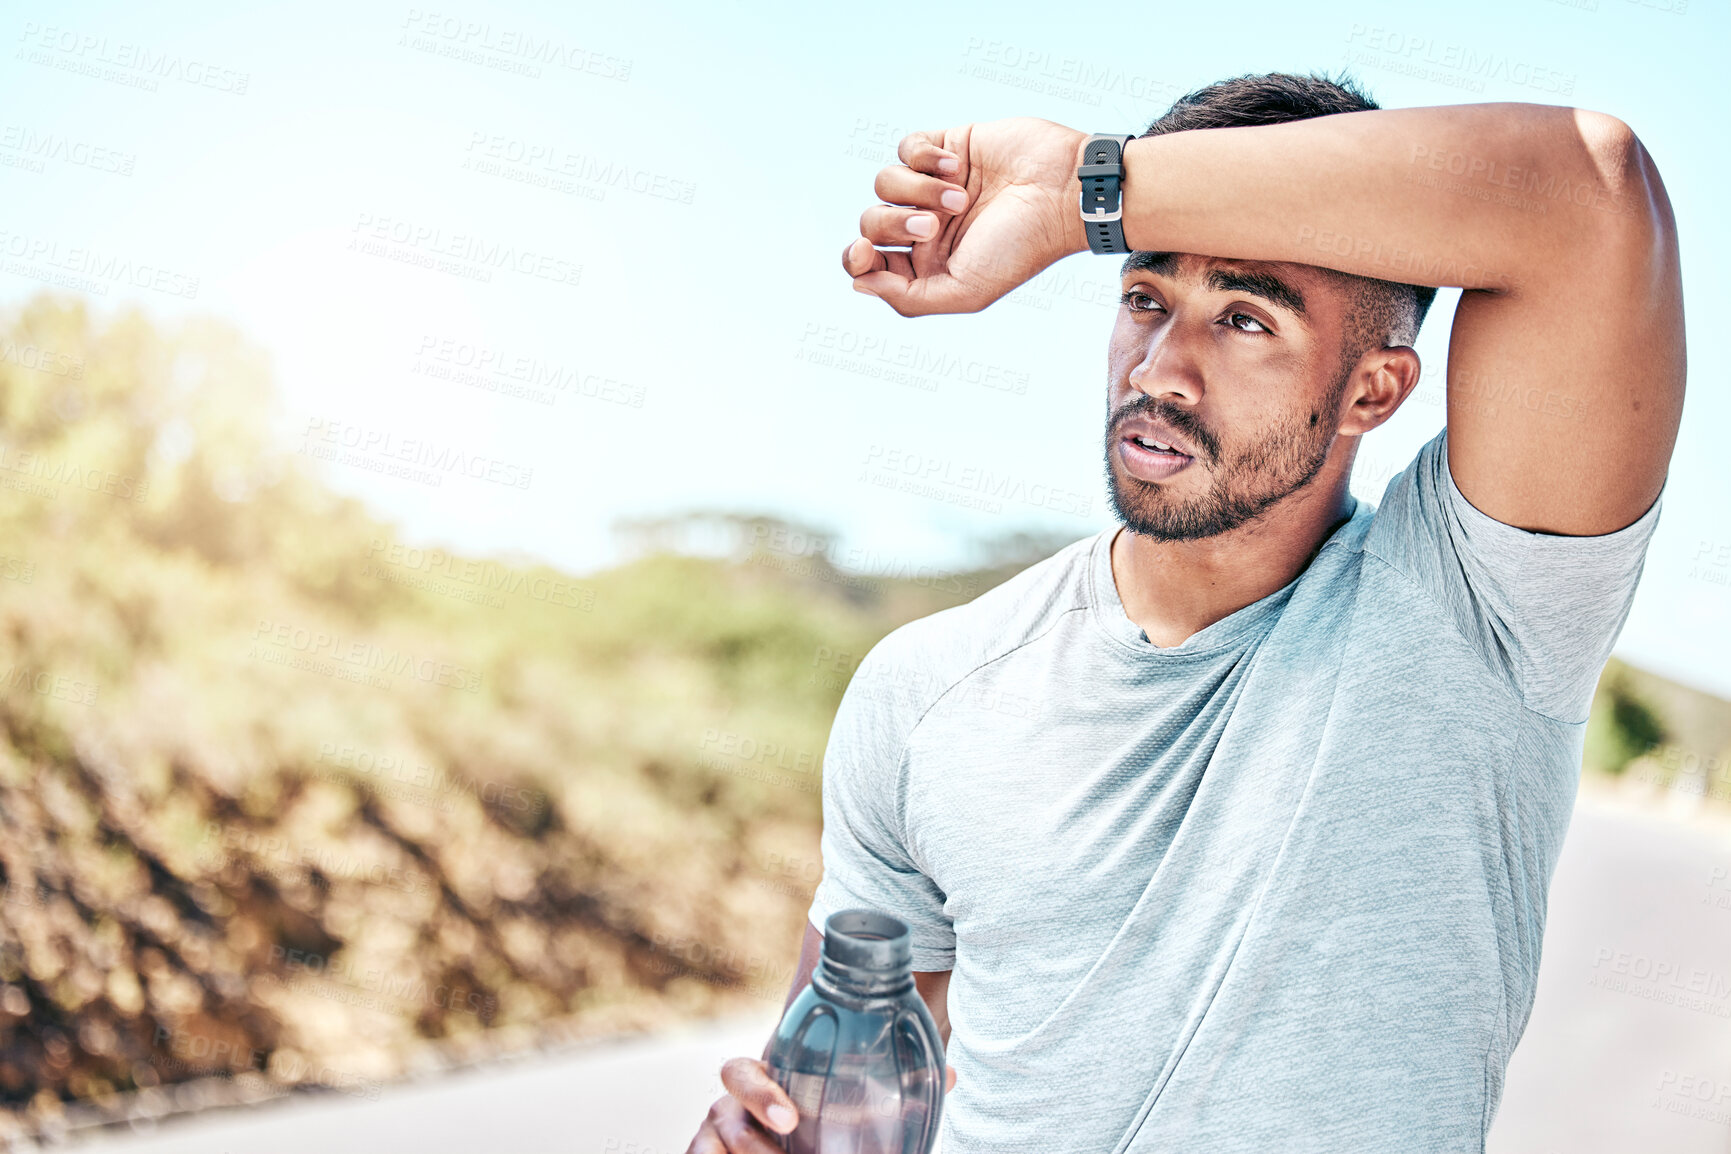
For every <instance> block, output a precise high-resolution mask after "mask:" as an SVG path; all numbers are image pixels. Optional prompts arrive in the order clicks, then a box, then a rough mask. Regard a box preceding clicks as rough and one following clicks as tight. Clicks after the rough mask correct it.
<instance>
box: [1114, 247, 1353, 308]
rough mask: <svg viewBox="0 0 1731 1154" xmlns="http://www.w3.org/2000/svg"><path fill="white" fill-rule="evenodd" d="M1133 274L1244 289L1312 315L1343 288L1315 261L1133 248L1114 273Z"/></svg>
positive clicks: (1221, 288) (1223, 289)
mask: <svg viewBox="0 0 1731 1154" xmlns="http://www.w3.org/2000/svg"><path fill="white" fill-rule="evenodd" d="M1138 274H1151V275H1153V276H1159V277H1166V278H1168V279H1171V280H1175V281H1179V282H1181V283H1188V284H1192V285H1195V286H1197V287H1200V288H1204V289H1207V290H1209V291H1213V292H1244V293H1250V294H1251V295H1254V296H1259V297H1262V298H1263V299H1264V300H1267V301H1269V302H1270V303H1272V304H1275V305H1278V306H1280V307H1282V308H1284V309H1286V310H1287V311H1288V312H1291V313H1294V314H1296V315H1298V316H1301V317H1312V316H1314V314H1315V313H1316V312H1317V311H1318V306H1319V305H1320V306H1322V308H1323V309H1324V310H1325V311H1327V310H1328V304H1329V303H1332V302H1333V301H1334V300H1335V298H1336V297H1338V296H1340V294H1341V293H1342V292H1343V291H1344V289H1343V287H1342V285H1341V284H1340V283H1339V279H1340V278H1338V277H1337V276H1335V275H1332V274H1331V271H1330V270H1328V269H1323V268H1318V267H1316V266H1315V265H1308V264H1296V263H1292V262H1289V261H1277V260H1238V259H1234V258H1230V257H1217V256H1203V255H1201V254H1199V253H1189V252H1133V253H1131V254H1130V255H1129V256H1128V257H1127V258H1126V259H1125V261H1124V265H1123V268H1122V269H1121V270H1120V273H1119V275H1120V278H1121V279H1124V278H1129V277H1132V276H1136V275H1138Z"/></svg>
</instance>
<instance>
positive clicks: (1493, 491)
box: [843, 104, 1684, 535]
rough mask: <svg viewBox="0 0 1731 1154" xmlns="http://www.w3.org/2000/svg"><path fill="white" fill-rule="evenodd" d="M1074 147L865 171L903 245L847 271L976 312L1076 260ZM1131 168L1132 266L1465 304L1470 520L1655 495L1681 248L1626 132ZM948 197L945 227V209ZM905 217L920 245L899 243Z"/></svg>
mask: <svg viewBox="0 0 1731 1154" xmlns="http://www.w3.org/2000/svg"><path fill="white" fill-rule="evenodd" d="M1085 137H1086V134H1085V133H1082V132H1078V131H1076V130H1073V129H1068V128H1065V127H1063V126H1061V125H1056V124H1053V123H1051V122H1050V121H1042V120H1031V119H1027V118H1021V119H1016V120H1006V121H994V122H990V123H987V124H974V125H968V126H965V127H963V128H961V129H952V130H946V131H943V132H937V133H916V134H913V135H912V136H909V137H908V138H906V139H905V140H904V141H903V142H902V148H901V159H902V161H903V166H894V167H892V168H887V169H885V170H883V172H882V173H880V174H879V178H878V186H877V192H878V195H879V196H880V197H882V198H883V199H884V200H886V201H888V202H889V203H888V204H884V205H879V206H877V207H875V208H872V209H868V210H867V212H866V214H865V216H863V217H862V218H861V232H862V234H863V236H864V238H865V239H866V240H868V241H870V242H871V244H872V245H893V244H911V245H912V251H911V253H908V254H900V253H896V254H885V253H881V252H876V251H874V250H873V249H871V248H868V247H866V246H864V245H862V244H861V243H860V242H859V241H856V242H855V243H854V245H852V246H850V247H849V249H848V250H847V251H846V252H845V253H844V258H843V260H844V267H845V268H846V269H847V271H848V273H849V274H850V275H852V276H854V278H855V285H856V287H858V288H860V289H861V290H862V291H867V292H871V293H874V294H876V295H879V296H881V297H883V298H884V299H885V300H886V301H888V302H889V303H890V304H891V305H892V307H895V308H896V309H897V311H898V312H901V313H903V314H904V315H917V314H920V313H925V312H969V311H974V310H976V309H979V308H983V307H985V305H986V304H989V303H990V302H991V301H993V300H996V299H997V298H998V297H1000V296H1002V295H1003V294H1004V293H1006V292H1008V291H1010V290H1011V289H1013V288H1014V287H1015V286H1016V285H1017V284H1020V283H1022V282H1023V281H1025V280H1026V279H1028V278H1029V277H1031V276H1032V275H1033V274H1034V273H1036V272H1038V271H1039V270H1040V269H1042V268H1045V267H1046V266H1047V265H1049V264H1050V263H1052V261H1054V260H1057V259H1060V258H1061V257H1063V256H1067V255H1070V254H1071V253H1079V252H1086V251H1087V240H1086V237H1085V234H1084V233H1083V230H1082V224H1081V220H1080V217H1079V216H1078V214H1077V200H1078V197H1079V193H1080V186H1079V184H1078V183H1077V181H1076V179H1075V162H1076V160H1077V158H1078V156H1079V153H1080V148H1081V143H1082V141H1083V140H1084V139H1085ZM1066 148H1068V152H1067V153H1066V151H1065V149H1066ZM945 160H953V161H954V162H955V165H954V168H955V171H954V172H953V173H946V172H945V170H944V169H943V168H941V167H940V164H941V162H943V161H945ZM1125 169H1126V177H1125V180H1124V193H1125V207H1124V233H1125V239H1126V241H1127V242H1128V243H1129V245H1130V247H1131V248H1133V249H1135V250H1138V251H1155V252H1191V253H1199V254H1205V255H1210V256H1225V257H1238V258H1242V259H1247V260H1268V261H1289V262H1295V263H1301V264H1310V265H1320V266H1322V267H1325V268H1332V269H1337V270H1339V271H1342V272H1347V273H1354V274H1357V275H1361V276H1368V277H1375V278H1378V279H1381V280H1392V281H1404V282H1406V283H1410V284H1420V285H1431V286H1438V287H1442V286H1453V287H1459V288H1461V289H1462V290H1463V295H1462V299H1461V303H1460V306H1459V308H1458V309H1457V311H1456V315H1455V325H1454V330H1453V332H1452V334H1451V336H1450V347H1449V373H1448V423H1449V464H1450V471H1451V473H1452V474H1453V476H1454V478H1455V483H1456V484H1457V485H1458V486H1459V487H1460V489H1461V492H1462V493H1463V494H1464V495H1465V496H1466V498H1467V499H1468V500H1469V501H1471V502H1472V503H1473V504H1474V505H1475V506H1477V507H1478V508H1479V509H1480V510H1482V511H1483V512H1485V513H1487V514H1489V515H1490V516H1492V517H1494V518H1496V519H1497V520H1499V521H1503V522H1505V523H1507V524H1510V525H1514V526H1516V527H1518V528H1522V529H1528V530H1533V531H1538V532H1548V533H1561V534H1571V535H1596V534H1602V533H1608V532H1612V531H1614V530H1616V529H1620V528H1622V527H1623V526H1625V525H1627V524H1629V523H1630V522H1632V521H1634V520H1635V519H1636V518H1637V517H1639V516H1640V515H1641V514H1642V513H1643V512H1645V511H1646V510H1647V508H1649V507H1650V506H1651V504H1652V502H1653V500H1654V498H1655V497H1656V496H1657V495H1658V492H1659V489H1660V487H1661V486H1662V484H1663V482H1664V478H1665V473H1666V469H1667V466H1668V463H1669V460H1670V454H1671V449H1672V446H1673V444H1674V442H1675V439H1676V432H1677V426H1678V422H1679V419H1680V416H1681V412H1682V403H1683V378H1684V352H1683V315H1682V290H1681V280H1680V273H1679V268H1678V257H1677V239H1676V233H1675V227H1674V221H1673V218H1672V214H1671V208H1670V203H1669V201H1668V199H1667V198H1666V195H1665V191H1664V187H1663V185H1662V183H1661V182H1660V179H1659V176H1658V172H1657V170H1656V169H1655V167H1654V165H1653V162H1652V159H1651V157H1650V156H1648V154H1647V152H1646V150H1645V149H1644V148H1643V147H1642V146H1641V143H1640V141H1639V140H1638V139H1636V137H1635V135H1634V133H1633V132H1632V131H1630V129H1629V128H1628V126H1627V125H1625V124H1623V123H1622V122H1621V121H1619V120H1617V119H1615V118H1613V117H1609V116H1604V115H1601V114H1598V113H1592V112H1585V111H1581V110H1576V109H1568V108H1555V107H1550V106H1544V105H1530V104H1480V105H1460V106H1447V107H1438V108H1412V109H1389V110H1378V111H1370V112H1355V113H1345V114H1340V115H1333V116H1324V117H1319V118H1316V119H1312V120H1305V121H1299V122H1295V123H1288V124H1279V125H1266V126H1258V127H1251V128H1222V129H1210V130H1206V131H1190V132H1174V133H1169V134H1166V135H1163V136H1156V137H1138V138H1136V139H1133V140H1132V141H1131V142H1130V144H1129V145H1128V147H1127V148H1126V149H1125ZM1061 174H1062V175H1061ZM956 189H959V190H961V191H964V192H965V193H966V194H967V203H966V205H965V207H963V208H962V210H961V211H960V212H954V211H951V210H950V208H949V207H948V206H946V205H945V204H944V203H943V201H942V199H941V197H942V194H943V192H945V191H948V190H956ZM903 206H907V207H903ZM921 216H924V217H927V218H928V219H930V220H932V221H933V223H934V225H936V226H937V231H936V235H933V236H929V237H922V236H921V235H919V234H918V232H917V231H914V230H911V229H910V228H909V227H908V226H909V219H910V218H917V217H921ZM970 234H971V235H970ZM868 253H870V254H871V255H869V256H868V255H867V254H868ZM922 281H924V282H925V283H924V284H922V283H921V282H922Z"/></svg>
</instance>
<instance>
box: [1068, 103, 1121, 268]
mask: <svg viewBox="0 0 1731 1154" xmlns="http://www.w3.org/2000/svg"><path fill="white" fill-rule="evenodd" d="M1132 139H1133V138H1132V137H1129V136H1111V135H1108V134H1106V133H1103V132H1096V133H1095V134H1094V135H1093V136H1090V137H1089V138H1088V139H1087V140H1085V141H1084V142H1083V143H1082V164H1081V166H1080V167H1079V168H1077V169H1076V177H1077V179H1078V180H1080V181H1081V182H1082V205H1081V208H1082V220H1083V222H1084V223H1085V224H1086V225H1087V231H1088V247H1089V248H1090V249H1092V250H1093V251H1095V252H1097V253H1102V254H1104V253H1121V252H1129V251H1130V246H1129V245H1128V244H1127V243H1125V241H1124V146H1125V145H1126V144H1129V143H1130V141H1131V140H1132Z"/></svg>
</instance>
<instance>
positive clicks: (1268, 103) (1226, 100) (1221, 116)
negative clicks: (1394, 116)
mask: <svg viewBox="0 0 1731 1154" xmlns="http://www.w3.org/2000/svg"><path fill="white" fill-rule="evenodd" d="M1380 107H1381V105H1379V104H1377V102H1376V101H1374V100H1372V99H1371V98H1370V97H1369V96H1368V95H1366V94H1365V93H1364V92H1363V91H1362V90H1361V89H1360V88H1359V87H1358V85H1357V83H1356V82H1354V81H1353V80H1352V79H1351V78H1350V77H1347V76H1345V75H1342V77H1341V78H1340V79H1339V80H1330V79H1329V78H1328V77H1326V76H1316V75H1312V76H1294V75H1292V74H1290V73H1286V72H1269V73H1264V74H1263V75H1260V76H1238V77H1234V78H1233V79H1231V80H1221V81H1217V82H1216V83H1214V84H1210V85H1208V86H1207V87H1206V88H1199V89H1197V90H1196V91H1195V92H1192V93H1190V94H1189V95H1187V96H1180V97H1179V98H1178V99H1177V100H1175V101H1173V103H1172V107H1171V108H1169V109H1167V110H1166V111H1165V112H1164V113H1163V114H1161V116H1160V117H1159V118H1158V119H1157V120H1155V121H1154V123H1152V124H1150V125H1149V126H1148V131H1147V132H1144V133H1143V134H1142V135H1143V136H1163V135H1165V134H1166V133H1168V132H1191V131H1194V130H1196V129H1199V128H1242V127H1246V126H1249V125H1256V124H1285V123H1288V122H1289V121H1293V120H1310V119H1312V118H1314V117H1318V116H1333V115H1335V114H1336V113H1340V112H1369V111H1372V110H1374V109H1377V108H1380ZM1328 271H1329V272H1330V273H1331V274H1333V275H1334V276H1336V277H1338V278H1340V279H1341V280H1342V282H1343V283H1345V284H1347V285H1348V286H1349V287H1350V289H1351V290H1352V292H1353V294H1354V297H1355V298H1356V299H1355V301H1354V304H1353V307H1352V309H1351V312H1350V319H1349V321H1348V324H1347V331H1346V334H1345V341H1344V344H1343V347H1342V349H1341V357H1342V360H1343V361H1344V362H1345V363H1347V364H1351V363H1353V362H1355V361H1356V360H1357V359H1358V358H1359V357H1360V356H1361V355H1362V354H1363V353H1364V351H1365V350H1366V349H1369V348H1382V347H1384V346H1385V345H1386V344H1388V343H1390V342H1392V343H1394V344H1398V345H1409V344H1411V343H1412V342H1413V341H1414V340H1416V339H1417V338H1418V330H1419V326H1420V325H1422V324H1424V318H1425V314H1426V313H1428V312H1429V311H1430V304H1431V301H1433V300H1434V299H1436V289H1435V288H1432V287H1431V286H1429V285H1411V284H1403V283H1401V282H1400V281H1388V280H1377V279H1376V278H1374V277H1364V276H1354V275H1352V274H1350V273H1343V272H1339V271H1338V270H1335V269H1329V270H1328Z"/></svg>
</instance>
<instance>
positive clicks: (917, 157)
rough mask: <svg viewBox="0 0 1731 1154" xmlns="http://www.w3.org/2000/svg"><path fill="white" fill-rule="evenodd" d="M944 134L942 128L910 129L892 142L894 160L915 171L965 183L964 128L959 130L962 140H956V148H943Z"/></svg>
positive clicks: (966, 170) (965, 148) (945, 134)
mask: <svg viewBox="0 0 1731 1154" xmlns="http://www.w3.org/2000/svg"><path fill="white" fill-rule="evenodd" d="M948 135H949V134H948V133H946V132H945V131H944V130H943V129H938V130H937V131H936V132H910V133H908V134H907V135H906V136H904V137H902V139H901V143H900V144H898V145H896V159H898V160H900V161H901V162H902V163H903V164H905V165H907V166H908V167H909V168H911V169H913V170H914V171H915V172H924V173H927V174H929V175H931V176H941V177H944V178H945V179H947V180H953V181H956V182H957V183H959V184H965V183H967V179H968V166H967V159H966V158H967V144H966V136H967V134H966V131H965V130H964V131H963V133H962V137H963V139H962V141H960V142H958V144H957V148H956V149H950V148H947V147H945V137H946V136H948Z"/></svg>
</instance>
